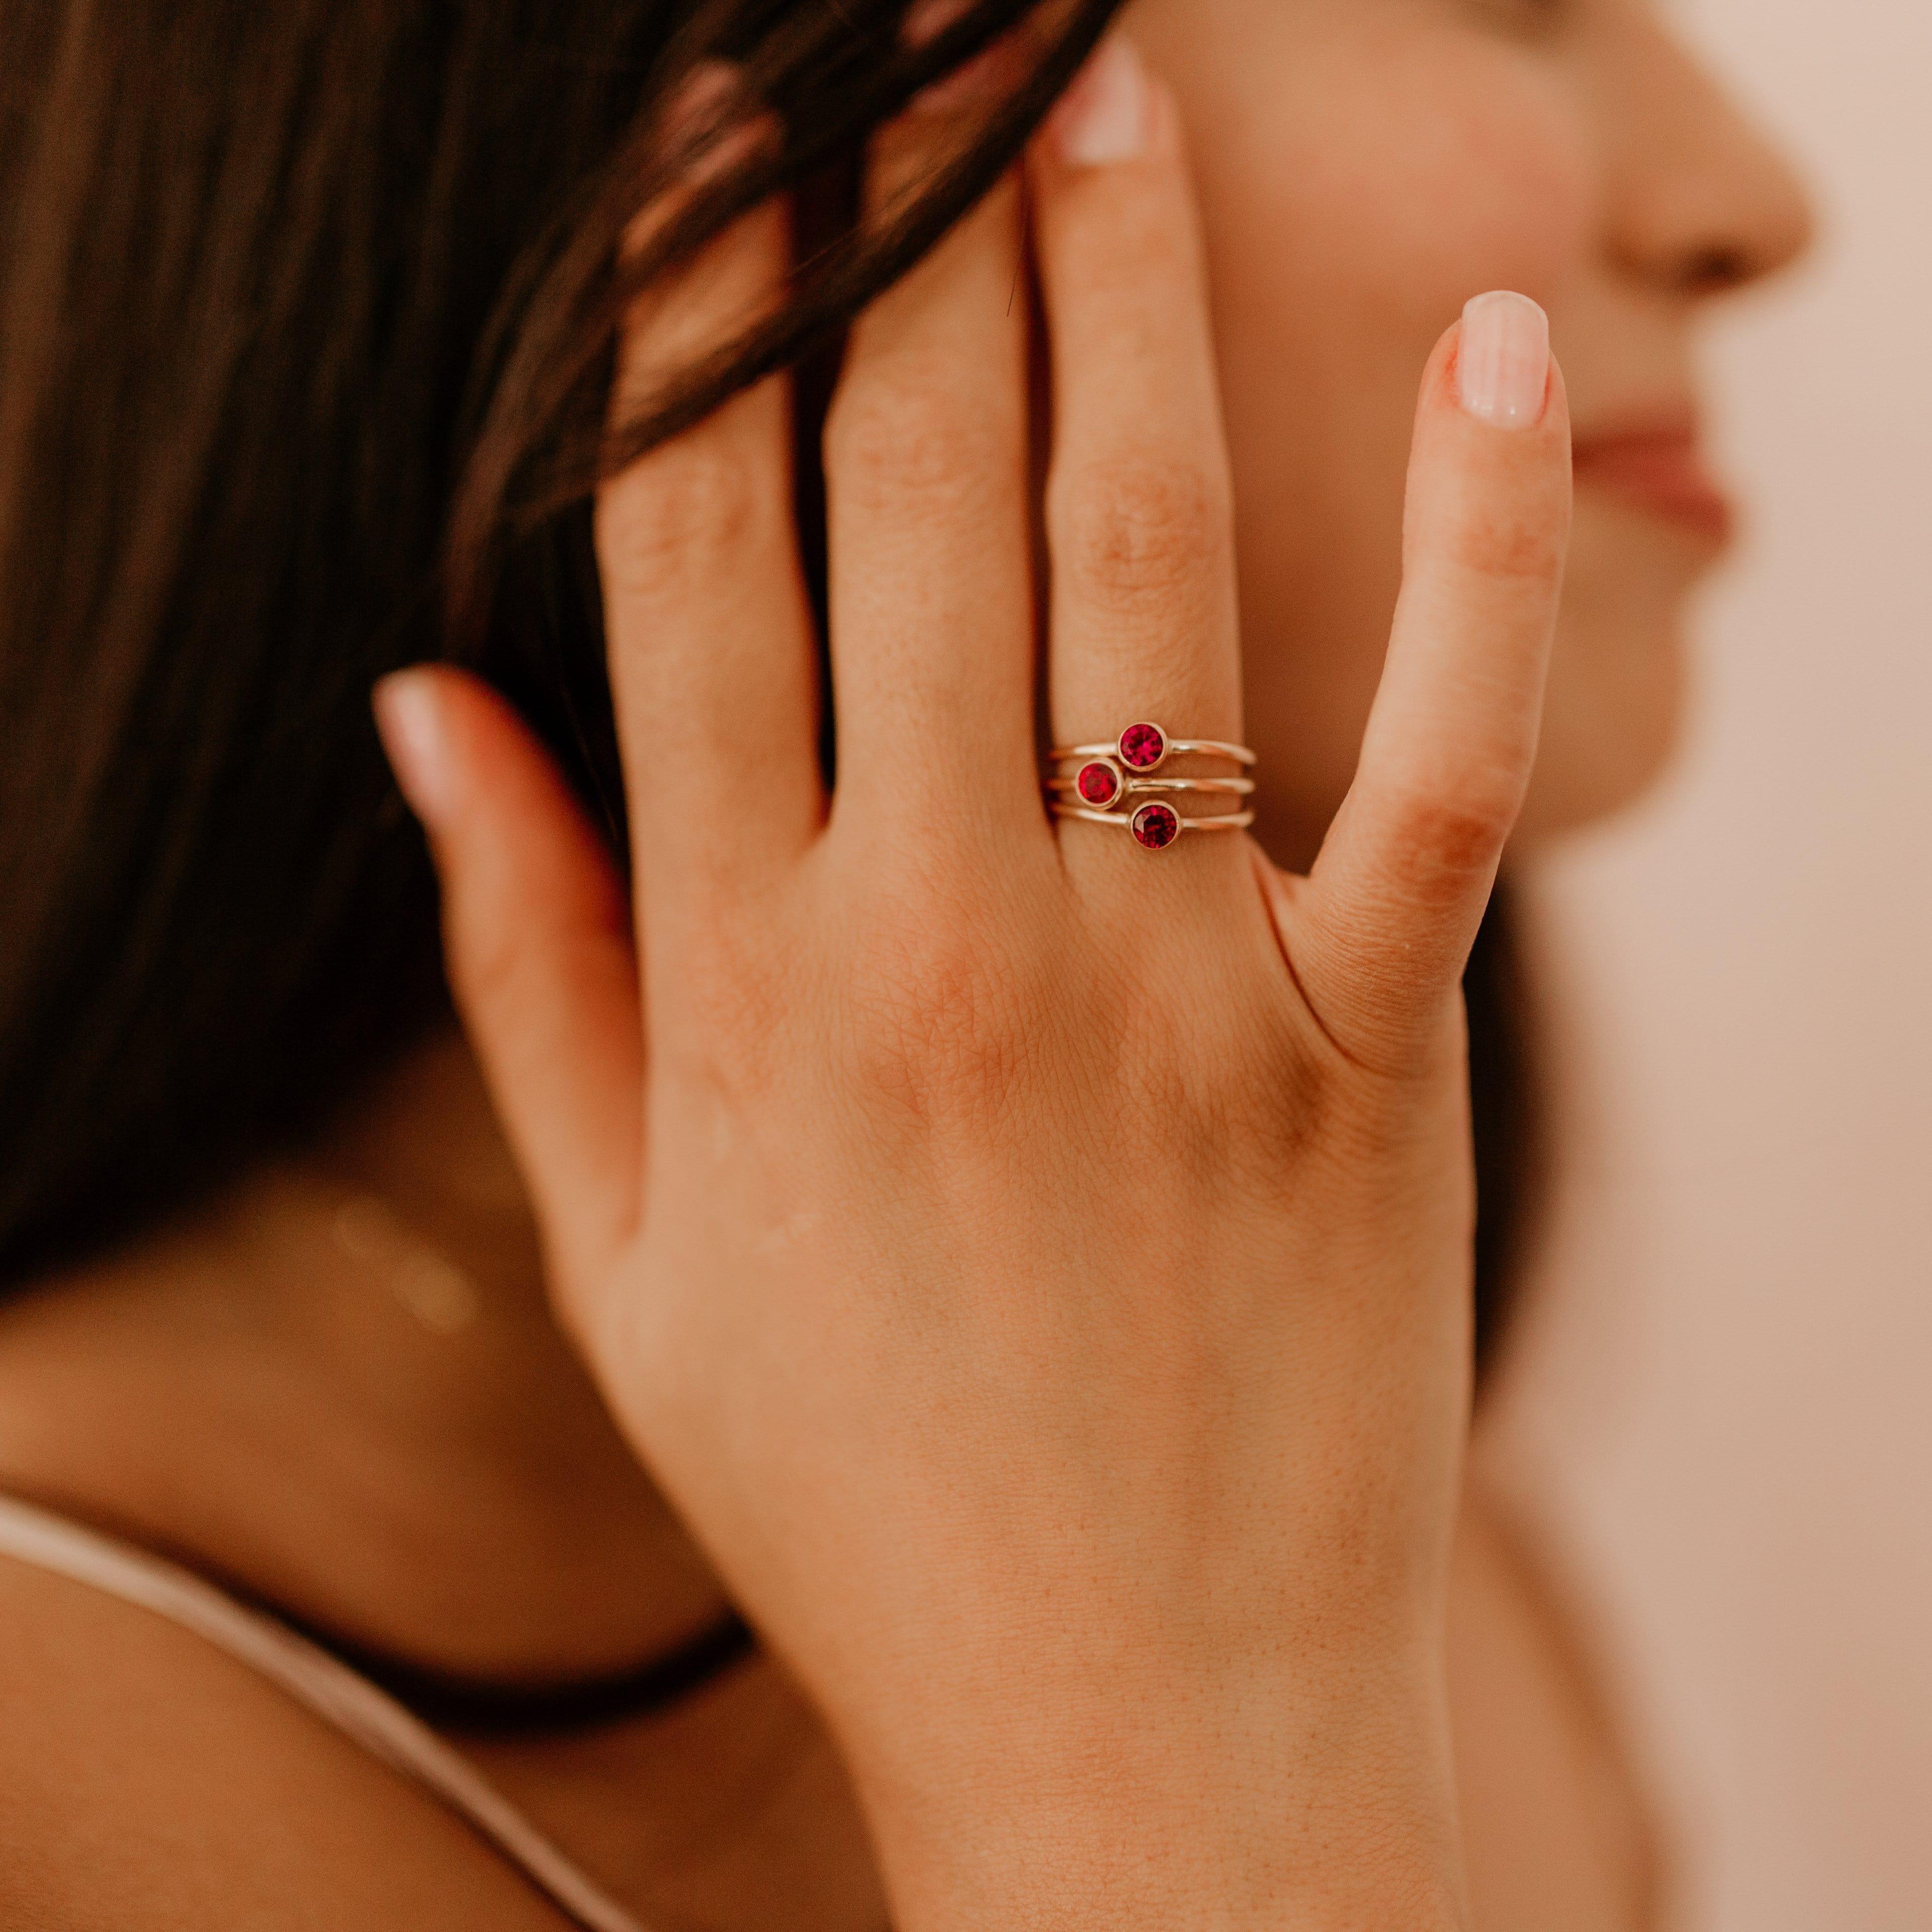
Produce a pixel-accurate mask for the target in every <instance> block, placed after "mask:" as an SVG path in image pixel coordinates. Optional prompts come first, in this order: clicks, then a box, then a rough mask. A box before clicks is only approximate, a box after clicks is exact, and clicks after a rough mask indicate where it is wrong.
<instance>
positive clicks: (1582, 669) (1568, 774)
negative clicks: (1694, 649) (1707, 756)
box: [1515, 615, 1690, 850]
mask: <svg viewBox="0 0 1932 1932" xmlns="http://www.w3.org/2000/svg"><path fill="white" fill-rule="evenodd" d="M1568 636H1569V626H1568V625H1567V624H1566V625H1565V627H1564V630H1563V631H1560V632H1559V637H1558V643H1557V655H1556V661H1555V662H1554V664H1553V666H1552V667H1551V674H1550V697H1549V702H1548V704H1547V708H1546V709H1545V712H1544V727H1543V742H1542V748H1541V753H1540V754H1539V755H1538V760H1537V766H1536V772H1535V776H1534V778H1532V780H1531V782H1530V788H1529V796H1528V798H1527V799H1526V800H1525V801H1524V804H1523V817H1522V819H1521V820H1520V823H1519V824H1518V826H1517V836H1516V841H1515V843H1516V847H1517V850H1523V848H1525V847H1532V846H1535V845H1537V844H1541V843H1543V842H1544V841H1546V840H1548V839H1552V838H1560V837H1562V835H1565V833H1567V832H1577V831H1580V830H1582V829H1585V828H1586V827H1588V826H1595V825H1598V824H1600V823H1602V822H1603V821H1604V820H1606V819H1610V818H1613V817H1616V815H1617V814H1619V812H1622V811H1628V809H1629V808H1631V806H1632V805H1635V804H1637V803H1638V802H1640V800H1642V799H1644V798H1646V796H1649V794H1650V793H1652V792H1653V791H1655V790H1656V789H1657V788H1658V785H1659V784H1661V781H1663V779H1664V778H1665V776H1666V775H1667V774H1668V773H1669V772H1670V769H1672V767H1673V765H1674V763H1676V758H1677V755H1678V753H1679V751H1680V749H1681V748H1682V745H1683V742H1684V738H1685V714H1686V712H1687V709H1688V683H1689V678H1688V664H1689V661H1690V652H1689V649H1688V642H1687V640H1686V637H1685V631H1684V627H1683V625H1682V618H1681V615H1680V616H1679V619H1677V621H1676V622H1671V623H1670V624H1668V625H1665V624H1658V625H1655V626H1653V627H1650V628H1647V630H1646V633H1645V634H1643V635H1641V636H1639V637H1625V638H1623V639H1621V640H1613V639H1607V638H1601V637H1592V638H1589V639H1588V640H1587V642H1588V643H1589V644H1590V645H1591V646H1592V649H1591V650H1590V652H1589V656H1588V657H1587V658H1585V657H1584V653H1583V650H1582V649H1581V648H1580V646H1583V644H1584V643H1585V642H1586V640H1585V639H1583V638H1577V639H1576V640H1575V645H1574V647H1573V648H1571V649H1565V643H1566V640H1567V639H1568ZM1580 660H1581V661H1580Z"/></svg>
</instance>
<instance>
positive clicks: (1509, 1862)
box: [1449, 1476, 1661, 1932]
mask: <svg viewBox="0 0 1932 1932" xmlns="http://www.w3.org/2000/svg"><path fill="white" fill-rule="evenodd" d="M1449 1678H1450V1701H1451V1708H1452V1711H1453V1713H1454V1724H1455V1733H1456V1757H1457V1784H1458V1787H1459V1791H1460V1799H1461V1807H1462V1813H1463V1840H1464V1843H1465V1846H1466V1849H1467V1855H1468V1860H1469V1884H1470V1891H1471V1894H1472V1902H1473V1903H1474V1906H1475V1914H1474V1923H1475V1924H1477V1925H1478V1926H1479V1927H1481V1928H1482V1932H1544V1928H1547V1927H1549V1926H1551V1925H1562V1926H1564V1927H1566V1928H1568V1932H1644V1928H1647V1927H1651V1926H1652V1925H1654V1924H1656V1923H1657V1922H1658V1907H1659V1894H1660V1891H1661V1864H1660V1858H1659V1853H1658V1838H1657V1835H1656V1832H1655V1829H1654V1827H1653V1824H1652V1819H1651V1817H1650V1814H1649V1811H1648V1808H1647V1807H1646V1804H1645V1802H1644V1799H1643V1794H1642V1793H1641V1790H1640V1786H1639V1784H1638V1781H1637V1777H1636V1775H1635V1773H1634V1769H1633V1766H1632V1763H1631V1758H1630V1757H1629V1754H1628V1751H1627V1750H1626V1748H1625V1745H1624V1742H1623V1740H1622V1738H1621V1736H1619V1730H1618V1727H1617V1724H1616V1721H1615V1718H1614V1715H1613V1710H1612V1706H1611V1700H1610V1698H1609V1697H1608V1696H1607V1694H1606V1692H1605V1690H1604V1679H1603V1675H1602V1673H1601V1668H1600V1667H1599V1665H1598V1662H1597V1660H1596V1658H1595V1655H1593V1652H1592V1646H1591V1645H1590V1643H1589V1642H1588V1641H1587V1636H1586V1630H1585V1628H1584V1625H1583V1620H1582V1619H1580V1618H1579V1617H1578V1616H1577V1613H1576V1611H1575V1610H1574V1607H1573V1606H1572V1604H1571V1602H1570V1601H1569V1600H1568V1598H1567V1597H1566V1595H1565V1592H1563V1591H1562V1589H1561V1588H1560V1587H1559V1584H1558V1583H1557V1581H1556V1578H1555V1577H1554V1576H1553V1573H1552V1571H1551V1569H1550V1566H1549V1565H1547V1563H1546V1562H1544V1560H1543V1559H1542V1557H1541V1554H1540V1553H1539V1551H1538V1547H1537V1545H1536V1544H1535V1540H1534V1539H1533V1538H1532V1537H1530V1536H1529V1535H1527V1534H1526V1532H1525V1531H1524V1530H1523V1527H1522V1526H1521V1525H1520V1523H1518V1522H1517V1520H1516V1519H1515V1518H1514V1516H1513V1514H1512V1513H1511V1511H1510V1510H1509V1508H1508V1506H1507V1505H1506V1504H1505V1502H1503V1501H1502V1499H1500V1498H1499V1496H1498V1494H1497V1493H1496V1492H1495V1490H1493V1489H1492V1488H1490V1487H1487V1486H1486V1485H1485V1484H1484V1482H1483V1481H1482V1480H1481V1478H1480V1476H1472V1478H1471V1479H1470V1481H1469V1484H1468V1486H1467V1488H1466V1493H1465V1496H1464V1502H1463V1515H1462V1520H1461V1522H1460V1525H1459V1527H1458V1529H1457V1544H1456V1556H1455V1565H1454V1571H1453V1574H1452V1577H1451V1589H1450V1617H1449Z"/></svg>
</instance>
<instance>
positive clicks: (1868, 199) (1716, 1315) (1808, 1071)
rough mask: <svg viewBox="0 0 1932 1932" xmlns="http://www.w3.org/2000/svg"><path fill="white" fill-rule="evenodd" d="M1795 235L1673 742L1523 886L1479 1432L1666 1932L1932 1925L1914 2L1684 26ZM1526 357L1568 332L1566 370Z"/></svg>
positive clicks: (1926, 186) (1920, 149) (1692, 9)
mask: <svg viewBox="0 0 1932 1932" xmlns="http://www.w3.org/2000/svg"><path fill="white" fill-rule="evenodd" d="M1679 11H1680V14H1681V16H1682V19H1683V21H1684V24H1685V26H1686V28H1687V29H1688V31H1690V33H1691V34H1692V36H1693V37H1694V39H1695V40H1697V41H1699V42H1700V43H1702V44H1703V46H1705V47H1706V49H1707V50H1708V51H1709V52H1710V54H1711V55H1712V57H1713V58H1715V60H1716V61H1717V62H1718V63H1719V64H1720V65H1721V66H1722V67H1723V68H1724V69H1725V70H1726V71H1727V72H1728V73H1729V74H1730V76H1731V77H1732V78H1733V82H1734V83H1735V85H1736V89H1737V91H1738V92H1739V94H1740V95H1742V97H1743V98H1745V100H1746V101H1748V103H1749V104H1751V105H1752V106H1753V107H1754V108H1755V109H1756V110H1757V111H1758V112H1759V113H1760V115H1762V116H1763V118H1765V119H1766V120H1767V121H1769V122H1770V123H1771V124H1773V125H1774V126H1775V127H1776V128H1777V129H1778V130H1779V131H1780V132H1781V133H1782V134H1783V135H1784V137H1785V138H1786V139H1787V142H1788V143H1789V144H1790V146H1791V147H1792V148H1793V150H1794V151H1795V152H1796V154H1797V156H1798V157H1799V160H1800V162H1801V163H1802V166H1803V167H1804V169H1805V171H1806V172H1807V173H1808V176H1809V177H1810V179H1811V182H1812V184H1813V186H1814V189H1815V190H1816V192H1817V195H1818V197H1819V199H1820V203H1821V206H1822V210H1823V215H1824V218H1825V221H1826V239H1825V245H1824V247H1823V250H1822V251H1821V253H1820V256H1819V257H1818V259H1817V260H1816V261H1815V262H1814V263H1813V264H1812V265H1811V267H1810V268H1809V269H1808V270H1807V271H1806V272H1805V273H1804V274H1803V275H1802V277H1801V278H1799V280H1798V281H1796V282H1795V283H1794V284H1793V285H1791V286H1790V287H1789V288H1787V289H1785V290H1780V291H1778V292H1777V293H1774V294H1771V295H1768V296H1765V297H1763V298H1760V299H1758V300H1757V301H1755V302H1753V303H1752V304H1751V305H1749V306H1748V308H1745V309H1744V310H1742V311H1740V312H1739V314H1738V315H1737V316H1736V317H1735V318H1734V319H1733V320H1730V321H1729V322H1727V323H1726V324H1724V326H1722V328H1721V329H1720V331H1719V332H1718V335H1717V336H1716V338H1715V340H1714V341H1713V343H1712V355H1711V358H1710V367H1711V370H1712V377H1713V379H1714V380H1713V385H1712V387H1713V393H1714V395H1715V400H1716V404H1717V414H1718V439H1717V440H1718V446H1719V448H1720V449H1721V452H1722V453H1723V455H1724V459H1725V462H1726V465H1727V469H1729V471H1730V472H1731V473H1732V474H1733V475H1734V476H1735V477H1736V478H1739V480H1740V481H1742V482H1743V483H1744V484H1745V486H1746V487H1747V490H1748V495H1749V498H1750V499H1751V504H1752V506H1753V510H1754V515H1753V519H1752V520H1753V523H1754V526H1755V534H1754V538H1753V539H1752V541H1751V542H1750V543H1749V544H1748V547H1747V548H1746V550H1745V552H1744V553H1743V554H1742V555H1741V556H1740V557H1739V559H1738V561H1737V562H1736V564H1735V565H1733V567H1732V568H1731V569H1730V571H1729V573H1728V574H1727V576H1726V577H1725V578H1724V580H1723V581H1722V582H1721V583H1719V584H1718V586H1716V588H1715V591H1714V592H1713V593H1712V595H1710V597H1709V599H1708V601H1707V603H1706V606H1705V613H1704V621H1703V624H1702V626H1701V629H1702V639H1703V655H1702V660H1701V662H1702V670H1703V692H1702V699H1701V703H1700V717H1699V720H1698V728H1697V733H1696V735H1695V737H1694V741H1693V742H1692V745H1691V749H1690V751H1689V753H1688V756H1687V757H1686V758H1685V760H1684V762H1683V763H1682V766H1681V767H1680V769H1679V771H1678V772H1677V773H1676V775H1675V777H1674V778H1673V781H1671V783H1670V785H1669V786H1668V787H1667V789H1666V790H1665V791H1664V793H1662V794H1661V796H1659V797H1658V799H1655V801H1654V802H1652V804H1651V805H1649V806H1647V807H1646V808H1645V809H1644V810H1643V811H1642V812H1640V814H1638V815H1637V816H1636V817H1634V819H1632V820H1628V821H1627V822H1625V823H1622V824H1621V825H1619V826H1615V827H1613V828H1611V829H1608V830H1607V831H1605V832H1601V833H1598V834H1595V835H1592V836H1591V837H1589V838H1587V839H1586V840H1584V841H1580V842H1579V843H1578V844H1576V845H1575V846H1574V847H1571V849H1570V850H1567V851H1565V852H1564V853H1562V854H1560V855H1559V856H1557V857H1556V859H1554V860H1553V862H1551V863H1550V864H1549V865H1547V867H1546V868H1544V877H1543V879H1542V880H1541V885H1540V886H1539V888H1538V913H1539V921H1540V925H1541V929H1542V933H1543V937H1544V943H1545V948H1546V950H1547V953H1548V954H1549V956H1550V974H1551V980H1552V990H1553V993H1554V995H1556V998H1557V999H1558V1001H1559V1005H1560V1011H1561V1018H1560V1022H1559V1028H1558V1041H1557V1047H1558V1051H1557V1067H1556V1074H1557V1078H1558V1080H1559V1085H1560V1086H1561V1088H1562V1092H1563V1094H1564V1096H1565V1103H1566V1106H1567V1107H1568V1112H1569V1116H1570V1125H1569V1130H1568V1148H1567V1156H1568V1168H1569V1172H1568V1179H1567V1181H1566V1182H1565V1184H1564V1186H1563V1187H1562V1190H1561V1192H1560V1195H1559V1203H1558V1207H1557V1211H1556V1221H1555V1226H1554V1229H1553V1237H1552V1243H1551V1253H1550V1256H1549V1257H1548V1263H1547V1268H1546V1269H1545V1271H1544V1272H1545V1274H1547V1277H1548V1279H1547V1285H1546V1286H1544V1289H1542V1291H1541V1293H1542V1297H1543V1298H1542V1300H1541V1303H1540V1305H1539V1306H1538V1308H1537V1310H1535V1313H1534V1314H1533V1316H1532V1318H1531V1319H1530V1321H1529V1325H1528V1327H1527V1329H1526V1333H1525V1337H1524V1346H1523V1349H1522V1350H1521V1352H1520V1356H1519V1358H1518V1361H1517V1369H1516V1373H1515V1374H1514V1378H1513V1386H1512V1388H1511V1390H1510V1391H1509V1392H1508V1397H1507V1399H1506V1401H1505V1406H1504V1408H1503V1411H1502V1417H1501V1418H1500V1419H1501V1421H1502V1430H1501V1435H1502V1453H1503V1457H1504V1460H1505V1465H1506V1467H1507V1469H1508V1472H1509V1474H1510V1475H1511V1480H1512V1481H1514V1482H1515V1483H1516V1484H1517V1485H1518V1486H1519V1487H1520V1488H1521V1490H1523V1493H1524V1494H1525V1495H1526V1496H1527V1497H1528V1498H1529V1499H1530V1500H1531V1501H1532V1504H1533V1505H1535V1508H1537V1510H1538V1514H1540V1515H1541V1516H1542V1517H1543V1518H1544V1520H1546V1521H1547V1523H1549V1524H1550V1526H1551V1528H1552V1533H1553V1536H1554V1538H1555V1539H1556V1542H1557V1544H1558V1545H1559V1547H1560V1548H1561V1549H1562V1550H1563V1551H1564V1552H1565V1553H1567V1556H1568V1559H1569V1561H1570V1563H1571V1568H1573V1569H1574V1571H1576V1572H1577V1574H1578V1575H1579V1577H1580V1578H1581V1579H1582V1580H1583V1581H1584V1582H1585V1583H1586V1586H1588V1588H1589V1590H1590V1592H1591V1593H1592V1596H1593V1598H1594V1599H1595V1602H1596V1603H1597V1604H1598V1607H1599V1609H1600V1610H1601V1617H1600V1619H1599V1621H1600V1623H1601V1627H1602V1631H1603V1634H1604V1637H1605V1638H1606V1639H1607V1641H1608V1642H1609V1643H1610V1646H1612V1647H1613V1650H1614V1651H1615V1652H1616V1654H1617V1655H1618V1656H1619V1658H1620V1659H1621V1671H1620V1674H1621V1680H1622V1691H1623V1693H1624V1699H1623V1701H1624V1703H1625V1706H1626V1709H1627V1710H1628V1712H1630V1714H1631V1716H1632V1718H1634V1721H1635V1729H1636V1731H1637V1736H1638V1738H1639V1739H1640V1743H1641V1745H1642V1746H1643V1750H1644V1751H1645V1753H1646V1755H1647V1757H1649V1760H1650V1763H1651V1766H1652V1771H1653V1772H1654V1775H1655V1782H1656V1784H1657V1785H1658V1788H1659V1789H1660V1790H1661V1792H1662V1793H1663V1794H1664V1798H1665V1800H1666V1803H1667V1806H1668V1807H1669V1808H1670V1809H1671V1810H1672V1811H1673V1812H1674V1815H1675V1818H1676V1834H1675V1838H1676V1854H1677V1861H1678V1864H1679V1877H1680V1880H1681V1890H1682V1902H1683V1906H1684V1910H1683V1912H1682V1915H1681V1917H1682V1922H1683V1923H1685V1924H1687V1925H1688V1926H1690V1927H1695V1928H1697V1932H1908V1928H1909V1929H1910V1932H1924V1929H1925V1928H1926V1927H1932V106H1928V101H1932V5H1928V4H1927V0H1682V5H1680V8H1679ZM1559 347H1560V345H1559Z"/></svg>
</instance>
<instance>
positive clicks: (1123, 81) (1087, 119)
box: [1054, 34, 1151, 168]
mask: <svg viewBox="0 0 1932 1932" xmlns="http://www.w3.org/2000/svg"><path fill="white" fill-rule="evenodd" d="M1150 105H1151V104H1150V102H1149V100H1148V79H1147V70H1146V69H1145V68H1143V67H1142V65H1141V58H1140V55H1139V54H1137V53H1136V52H1134V50H1133V47H1132V46H1130V44H1129V43H1128V42H1127V40H1124V38H1122V37H1121V35H1120V34H1109V36H1108V37H1107V38H1106V40H1103V41H1102V42H1101V43H1100V46H1098V47H1097V48H1096V49H1094V57H1093V58H1092V59H1091V60H1090V61H1089V62H1088V63H1087V65H1086V68H1085V71H1083V72H1082V74H1081V75H1080V77H1079V79H1078V80H1076V81H1075V82H1074V83H1073V86H1072V87H1071V88H1070V89H1068V91H1067V98H1066V99H1065V100H1064V101H1062V102H1061V104H1060V106H1059V107H1058V109H1057V110H1055V115H1054V136H1055V139H1057V140H1058V142H1059V143H1060V151H1061V156H1062V157H1063V158H1064V159H1065V160H1067V161H1068V162H1070V163H1071V164H1072V165H1073V166H1075V167H1076V168H1093V167H1100V166H1104V165H1105V164H1106V163H1108V162H1109V161H1130V160H1133V159H1134V157H1136V155H1137V154H1141V153H1142V152H1143V151H1145V148H1146V147H1147V144H1148V113H1149V108H1150Z"/></svg>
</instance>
